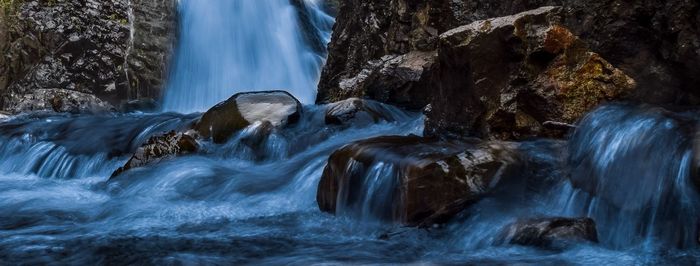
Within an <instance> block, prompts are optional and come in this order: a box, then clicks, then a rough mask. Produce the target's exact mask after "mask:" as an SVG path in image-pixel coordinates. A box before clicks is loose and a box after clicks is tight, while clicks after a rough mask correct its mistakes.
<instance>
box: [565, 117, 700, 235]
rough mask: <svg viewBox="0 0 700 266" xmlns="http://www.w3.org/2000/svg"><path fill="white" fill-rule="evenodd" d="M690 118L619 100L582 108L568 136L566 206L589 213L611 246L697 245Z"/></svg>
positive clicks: (568, 211)
mask: <svg viewBox="0 0 700 266" xmlns="http://www.w3.org/2000/svg"><path fill="white" fill-rule="evenodd" d="M696 117H697V114H692V113H691V114H675V113H670V112H668V111H665V110H663V109H660V108H651V107H634V106H626V105H610V106H605V107H602V108H600V109H599V110H597V111H595V112H593V113H591V114H590V115H588V116H587V117H586V118H585V119H584V120H583V121H582V122H581V124H580V126H579V128H578V129H577V130H576V132H575V133H574V134H573V136H572V137H571V140H570V141H569V145H570V146H569V153H570V157H569V163H570V165H571V181H572V182H571V183H572V184H573V186H572V187H568V188H565V189H564V192H563V193H562V196H563V197H564V199H562V201H561V202H562V203H563V204H564V208H565V213H566V214H570V215H574V216H588V217H591V218H593V219H594V220H595V221H596V222H597V223H598V225H599V229H600V237H601V241H602V242H603V243H605V244H607V245H610V246H612V247H616V248H628V247H631V246H635V245H640V244H642V245H645V246H649V247H651V246H664V247H678V248H687V247H691V246H697V239H698V228H697V226H698V219H699V218H698V217H700V216H698V215H699V214H700V213H699V212H698V206H697V202H698V200H699V198H698V195H697V192H696V187H695V185H694V184H693V182H692V179H691V171H690V169H691V168H690V167H691V164H692V152H693V151H692V149H693V146H692V140H693V137H694V134H695V133H694V132H695V126H696V123H697V122H696Z"/></svg>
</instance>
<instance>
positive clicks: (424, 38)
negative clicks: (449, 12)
mask: <svg viewBox="0 0 700 266" xmlns="http://www.w3.org/2000/svg"><path fill="white" fill-rule="evenodd" d="M433 2H434V1H360V0H353V1H340V3H339V13H338V17H337V18H336V21H337V22H336V26H335V27H334V32H333V38H332V40H331V43H330V45H329V52H330V54H329V57H328V62H327V63H326V66H325V67H324V69H323V73H322V76H321V82H320V84H319V89H318V99H317V102H319V103H327V102H335V101H339V100H343V99H345V98H349V97H367V98H371V97H372V96H378V97H385V98H384V99H383V100H387V102H389V103H397V104H408V105H409V106H411V107H415V106H417V105H421V104H423V105H424V104H425V103H427V99H421V98H412V99H401V100H400V101H397V102H394V101H395V100H396V99H394V98H392V95H391V94H388V93H387V92H390V93H391V92H393V91H397V92H400V93H402V94H408V95H411V94H412V91H413V90H415V91H421V89H419V88H412V87H413V86H412V84H411V83H414V82H416V78H410V79H408V80H405V81H403V82H397V83H399V85H400V86H401V87H403V90H406V89H407V88H408V89H410V90H411V91H408V92H406V91H401V88H392V87H387V88H380V87H378V86H380V85H381V82H377V83H374V81H373V79H376V77H373V78H371V79H370V80H369V81H365V80H364V79H366V78H367V77H366V76H370V75H375V76H376V75H377V73H376V72H379V71H381V70H382V69H384V70H385V71H386V70H389V72H395V71H392V70H396V68H397V67H398V66H397V65H401V64H408V65H411V66H412V69H411V70H410V72H413V73H412V75H413V76H415V75H416V74H418V76H419V77H420V76H421V75H422V73H420V71H422V68H423V67H426V66H430V62H431V60H429V57H427V56H426V55H429V54H430V53H431V52H433V51H435V48H436V42H435V40H436V38H437V36H438V33H439V32H440V31H444V30H446V29H447V28H446V27H443V26H442V25H441V24H440V20H441V18H440V14H439V12H433V11H434V9H433V5H434V3H433ZM454 26H456V25H454ZM448 28H451V27H448ZM412 51H416V52H423V53H417V54H414V55H413V56H405V55H406V54H408V53H409V52H412ZM415 55H420V56H419V57H422V58H424V59H421V60H420V61H427V62H426V63H418V64H416V63H415V62H407V61H414V60H411V59H407V58H404V57H412V58H415V57H416V56H415ZM425 58H428V60H425ZM388 61H393V62H388ZM399 68H400V67H399ZM416 69H421V70H420V71H418V72H416ZM398 71H399V72H400V71H401V70H398ZM396 78H400V77H396ZM359 80H362V82H361V83H360V84H354V83H357V82H358V81H359ZM418 80H420V78H418ZM341 83H342V84H343V85H341ZM401 83H403V84H401ZM406 83H408V84H406ZM350 85H352V86H350ZM372 89H378V90H379V91H378V92H375V91H373V90H372ZM377 100H379V99H377Z"/></svg>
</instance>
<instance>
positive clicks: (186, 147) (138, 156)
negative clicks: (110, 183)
mask: <svg viewBox="0 0 700 266" xmlns="http://www.w3.org/2000/svg"><path fill="white" fill-rule="evenodd" d="M193 135H195V134H194V133H193V132H186V133H177V132H175V131H172V132H169V133H167V134H164V135H160V136H154V137H151V138H150V139H149V140H148V142H146V144H144V145H143V146H141V147H140V148H138V150H136V152H135V153H134V155H133V156H132V157H131V159H129V161H128V162H127V163H126V164H125V165H124V166H123V167H121V168H119V169H117V170H116V171H114V173H113V174H112V177H111V178H115V177H117V176H119V175H121V174H122V173H124V172H126V171H129V170H131V169H134V168H139V167H143V166H147V165H152V164H156V163H158V162H161V161H163V160H168V159H172V158H174V157H176V156H179V155H183V154H189V153H194V152H197V150H198V149H199V144H198V143H197V140H196V139H195V137H194V136H193Z"/></svg>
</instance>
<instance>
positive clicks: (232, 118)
mask: <svg viewBox="0 0 700 266" xmlns="http://www.w3.org/2000/svg"><path fill="white" fill-rule="evenodd" d="M301 112H302V106H301V103H300V102H299V100H297V99H296V98H294V96H292V95H291V94H289V93H288V92H285V91H265V92H245V93H238V94H236V95H234V96H232V97H231V98H229V99H228V100H226V101H224V102H222V103H219V104H218V105H216V106H214V107H213V108H211V109H209V111H207V112H206V113H204V115H203V116H202V118H201V119H200V120H199V122H197V123H196V124H195V125H194V129H195V130H196V131H197V132H199V134H201V135H202V137H204V138H211V139H212V140H213V141H214V142H215V143H224V142H226V141H228V139H229V138H230V137H231V136H232V135H233V134H234V133H235V132H237V131H239V130H241V129H244V128H246V127H248V126H249V125H251V124H253V123H255V122H262V121H269V122H270V123H271V124H272V125H273V126H274V127H277V128H280V127H284V126H286V125H288V124H293V123H296V122H297V121H298V120H299V119H300V117H301Z"/></svg>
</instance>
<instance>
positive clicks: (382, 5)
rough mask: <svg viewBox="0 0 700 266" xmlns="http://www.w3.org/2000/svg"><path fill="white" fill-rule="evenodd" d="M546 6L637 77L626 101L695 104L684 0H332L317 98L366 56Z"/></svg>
mask: <svg viewBox="0 0 700 266" xmlns="http://www.w3.org/2000/svg"><path fill="white" fill-rule="evenodd" d="M552 5H556V6H562V7H563V15H562V17H561V20H560V22H561V25H562V26H563V27H565V28H568V29H569V30H570V31H571V32H573V34H574V35H576V36H580V37H581V39H582V40H583V41H585V42H586V43H588V44H589V45H590V48H591V51H594V52H596V53H598V54H600V55H601V56H602V57H603V58H605V59H607V60H608V61H609V62H611V63H612V64H613V65H615V66H617V67H618V68H620V69H621V70H623V71H624V72H625V73H627V74H628V75H630V76H631V77H632V78H633V79H635V80H636V81H637V82H638V85H639V87H638V89H637V90H635V91H633V92H632V94H630V95H629V99H632V100H637V101H642V102H648V103H656V104H662V103H665V104H674V103H675V104H697V103H699V102H700V89H698V88H700V84H699V83H700V75H698V69H700V65H699V64H700V32H699V29H700V15H699V13H698V10H699V9H700V2H698V1H685V0H669V1H664V0H649V1H626V0H611V1H578V0H528V1H524V0H515V1H508V2H503V1H494V0H476V1H466V0H397V1H362V0H348V1H340V5H339V9H338V10H339V14H338V16H337V23H336V26H335V31H334V32H333V38H332V41H331V43H330V45H329V48H330V55H329V58H328V62H327V64H326V66H325V68H324V70H323V74H322V77H321V82H320V84H319V98H318V101H319V102H321V103H327V102H333V101H338V100H342V99H341V98H338V97H339V96H342V95H343V94H342V93H341V89H340V86H339V84H340V81H341V80H344V79H350V78H352V77H355V76H357V75H359V74H360V73H361V72H362V71H363V69H365V68H366V65H367V64H368V62H370V61H375V60H379V59H380V58H382V57H384V56H388V55H391V56H395V55H404V54H406V53H408V52H411V51H433V50H434V49H435V48H437V39H438V38H437V36H439V35H440V34H443V33H445V32H446V31H448V30H450V29H453V28H455V27H458V26H461V25H466V24H469V23H472V22H474V21H477V20H484V19H488V18H494V17H500V16H508V15H512V14H516V13H519V12H524V11H527V10H531V9H536V8H539V7H543V6H552ZM356 96H357V95H351V96H348V97H356ZM376 100H381V99H376ZM555 122H556V121H555Z"/></svg>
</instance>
